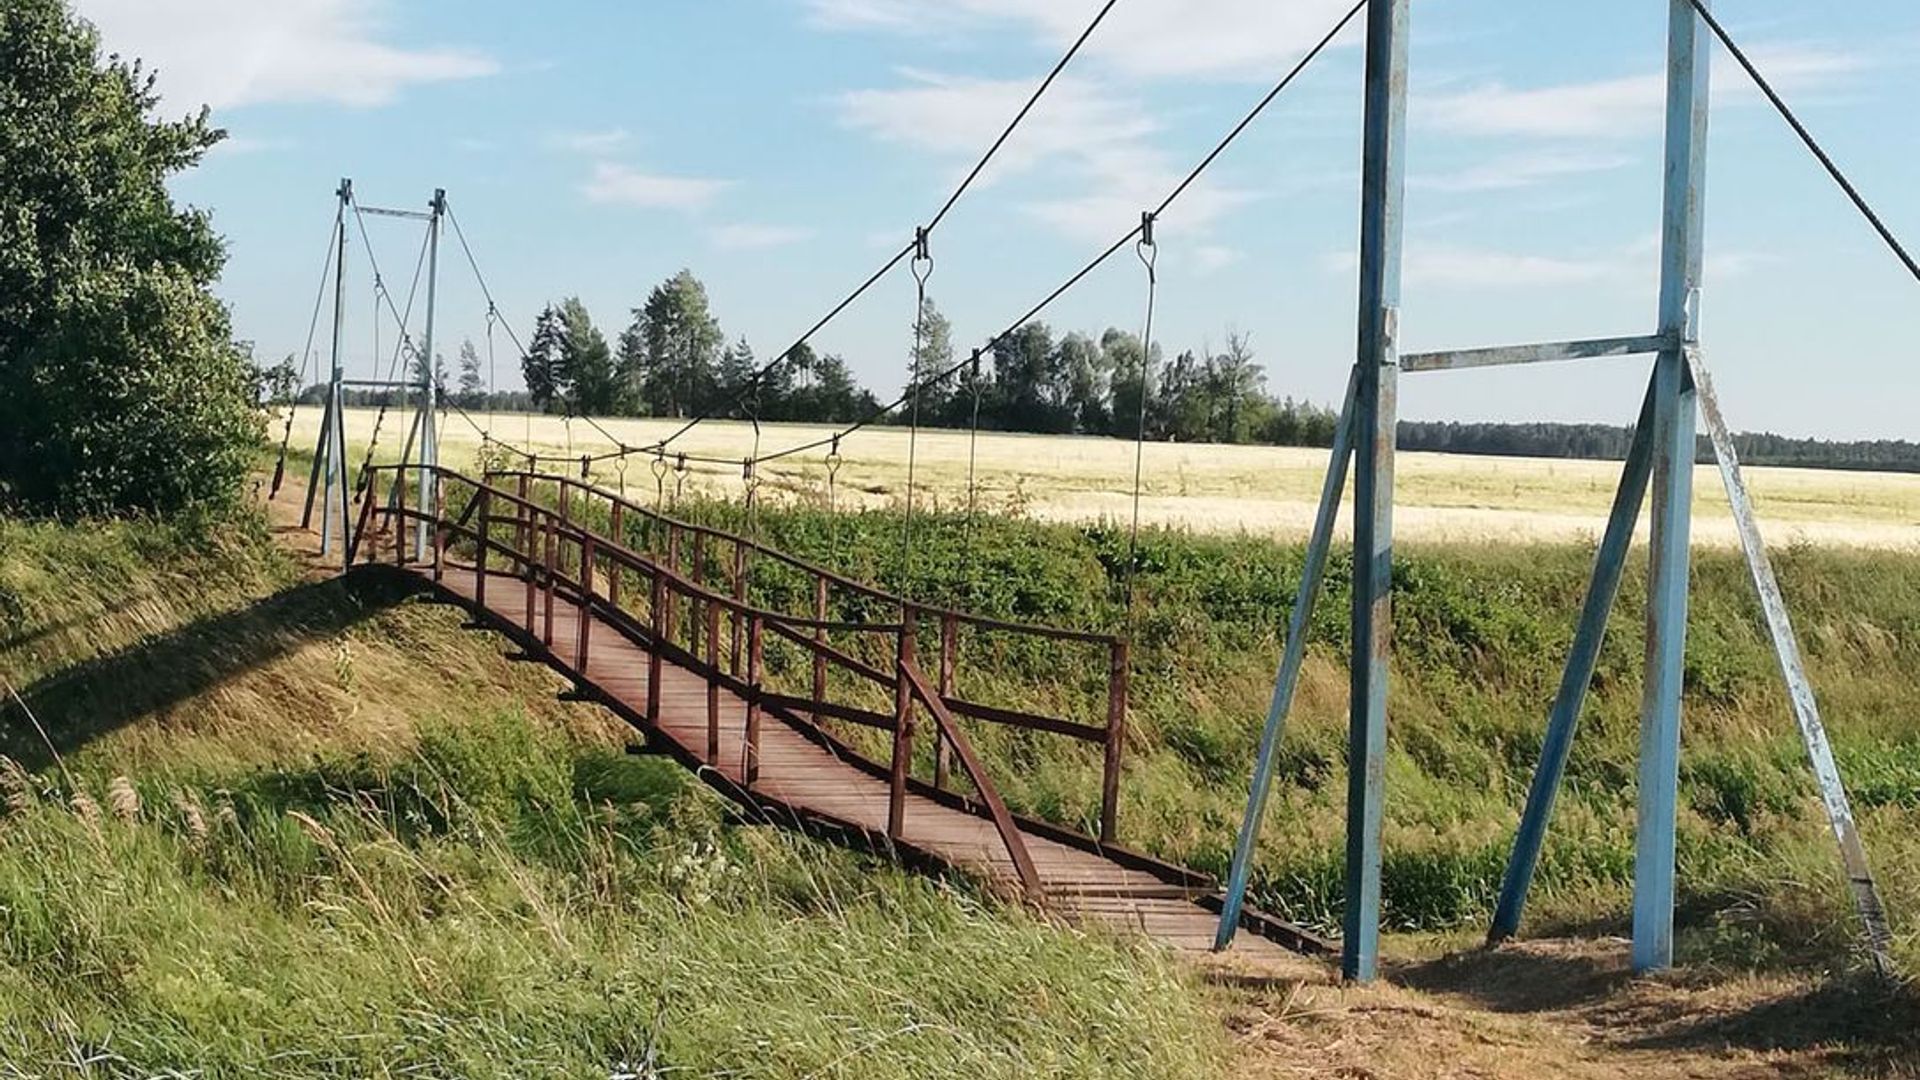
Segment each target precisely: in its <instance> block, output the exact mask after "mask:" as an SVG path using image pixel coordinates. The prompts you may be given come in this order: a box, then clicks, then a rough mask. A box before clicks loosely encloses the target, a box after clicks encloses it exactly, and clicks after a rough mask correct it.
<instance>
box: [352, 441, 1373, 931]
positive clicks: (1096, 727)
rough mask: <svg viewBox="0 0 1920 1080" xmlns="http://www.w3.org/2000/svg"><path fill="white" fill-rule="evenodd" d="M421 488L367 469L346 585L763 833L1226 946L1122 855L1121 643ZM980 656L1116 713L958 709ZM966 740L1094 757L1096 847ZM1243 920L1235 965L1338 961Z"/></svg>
mask: <svg viewBox="0 0 1920 1080" xmlns="http://www.w3.org/2000/svg"><path fill="white" fill-rule="evenodd" d="M420 468H421V467H420V466H410V465H385V466H375V467H373V468H372V469H371V470H370V475H369V482H368V483H367V484H366V485H365V487H364V491H363V493H362V495H361V500H360V509H359V512H358V515H357V521H356V524H355V528H354V529H353V532H352V534H351V536H350V539H349V540H348V547H347V554H346V563H347V565H348V567H349V568H350V569H351V570H352V571H353V572H374V571H375V570H376V568H385V572H392V571H393V570H394V569H397V570H398V571H400V572H403V573H405V574H407V575H409V576H411V577H413V578H415V579H417V580H419V581H421V582H424V583H426V584H427V585H428V586H430V587H431V588H432V589H433V590H434V591H435V592H437V593H438V594H439V595H440V596H441V597H443V598H445V599H447V600H450V601H452V602H454V603H457V604H460V605H461V606H463V607H465V608H466V609H467V610H469V611H470V612H472V614H473V615H474V617H475V620H476V623H477V624H479V625H483V626H485V627H488V628H491V629H493V630H495V631H498V632H499V633H502V634H504V635H505V636H507V637H508V638H510V639H511V640H512V641H513V642H514V643H515V644H516V645H517V646H519V647H520V648H521V649H523V650H524V651H525V652H526V654H527V655H529V656H533V657H538V658H539V659H541V660H543V661H544V662H546V663H547V664H548V665H549V666H551V667H552V668H553V669H554V670H556V671H558V672H560V673H561V674H562V675H564V676H565V677H566V678H567V679H569V680H571V681H572V683H573V684H574V687H575V690H576V692H577V694H578V695H579V696H580V697H582V698H584V699H586V700H591V701H594V702H597V703H599V704H601V705H603V706H605V707H606V708H608V709H610V710H612V711H613V712H614V714H616V715H617V716H619V717H620V718H621V719H622V720H624V721H626V722H627V723H628V724H631V725H632V726H633V727H634V728H636V729H637V730H638V731H639V732H641V733H642V734H643V735H644V736H645V739H646V744H647V747H648V748H649V749H650V750H653V751H656V752H659V753H663V754H666V755H669V756H671V757H672V758H674V759H675V760H676V761H679V762H680V763H681V764H683V765H685V766H686V767H687V768H689V769H691V770H693V771H694V772H695V773H696V774H697V775H698V776H699V777H700V778H701V779H702V780H704V781H706V782H707V783H708V784H709V785H711V786H712V787H714V788H715V789H716V790H718V791H720V792H721V793H723V794H724V795H726V796H727V797H728V798H730V799H732V800H733V801H734V802H735V803H737V804H738V805H739V806H740V807H742V808H743V809H744V810H745V811H746V812H747V813H748V814H749V815H750V816H751V817H752V818H753V819H755V820H758V821H762V822H766V823H769V824H774V825H785V826H789V827H792V828H796V829H799V830H802V831H804V832H807V833H810V834H814V835H821V836H827V837H831V838H834V839H838V840H841V841H844V842H848V843H851V844H855V845H858V846H862V847H866V848H869V849H873V850H878V851H881V852H885V853H887V854H890V855H893V856H896V857H899V858H901V859H902V860H904V861H907V862H910V863H913V864H915V865H918V866H921V867H923V868H928V869H935V870H938V869H953V870H959V871H962V872H965V873H968V874H971V875H974V876H976V877H978V878H980V879H982V880H984V881H985V882H986V883H987V884H988V886H989V887H990V888H992V889H993V890H994V891H996V892H999V893H1001V894H1003V895H1006V896H1008V897H1010V898H1016V899H1018V900H1020V901H1023V902H1025V903H1028V904H1031V905H1033V906H1034V907H1036V908H1038V909H1040V910H1042V911H1044V912H1046V913H1049V914H1051V915H1054V916H1057V917H1061V918H1065V919H1067V920H1070V921H1074V922H1079V923H1086V924H1095V925H1104V926H1108V927H1112V928H1115V929H1118V930H1121V931H1124V932H1129V933H1141V934H1145V935H1147V936H1149V937H1151V938H1153V939H1156V940H1158V941H1161V942H1164V943H1166V944H1168V945H1170V946H1172V947H1173V948H1175V949H1177V950H1180V951H1182V952H1187V953H1200V952H1204V951H1208V950H1210V949H1211V948H1212V945H1213V939H1214V935H1215V929H1216V926H1217V924H1218V921H1219V917H1220V916H1219V911H1220V907H1221V890H1220V888H1219V886H1218V885H1217V884H1216V883H1215V882H1214V881H1213V880H1212V879H1211V878H1209V877H1208V876H1207V875H1204V874H1201V873H1198V872H1196V871H1193V870H1190V869H1188V868H1186V867H1182V866H1177V865H1174V864H1172V863H1169V862H1165V861H1163V860H1160V859H1156V858H1153V857H1151V856H1148V855H1145V854H1142V853H1140V852H1137V851H1133V850H1131V849H1129V848H1126V847H1124V846H1122V845H1121V844H1120V843H1119V842H1118V836H1117V833H1118V822H1117V817H1118V807H1119V801H1120V793H1121V785H1122V784H1123V783H1124V770H1123V768H1122V765H1123V754H1124V747H1125V741H1126V715H1127V713H1126V706H1127V683H1128V670H1129V666H1128V647H1127V642H1126V640H1125V639H1123V638H1120V637H1116V636H1113V635H1109V634H1100V633H1092V632H1086V631H1079V630H1069V629H1062V628H1057V627H1048V626H1039V625H1033V624H1028V623H1017V622H1007V621H1002V620H996V619H988V618H983V617H981V616H977V615H972V614H968V613H966V612H961V611H954V610H949V609H943V608H938V607H933V606H929V605H925V604H919V603H915V602H913V601H910V600H907V599H904V598H901V597H898V596H895V595H893V594H891V593H888V592H886V591H884V590H881V589H878V588H875V587H873V586H870V585H867V584H863V583H861V582H858V581H855V580H852V579H850V578H847V577H844V576H841V575H839V574H836V573H834V572H832V571H830V570H827V569H824V568H821V567H817V566H814V565H812V564H810V563H808V562H805V561H803V560H801V559H798V558H795V557H794V556H792V555H789V554H787V553H785V552H782V551H780V550H778V549H776V548H774V547H772V546H770V545H767V544H765V543H762V542H759V541H755V540H752V539H749V538H747V537H743V536H740V535H737V534H734V533H730V532H726V531H724V530H721V529H716V528H711V527H707V526H703V525H698V524H694V523H691V522H687V521H682V520H678V519H675V518H673V517H669V516H667V515H665V514H663V513H661V512H659V511H658V510H657V509H654V508H649V507H646V506H644V505H642V504H640V503H637V502H633V501H630V500H628V499H626V498H623V497H622V496H620V495H618V494H617V493H614V492H611V491H607V490H604V489H601V488H598V487H595V486H593V485H591V484H588V483H584V482H581V481H578V480H575V479H572V478H570V477H564V476H557V475H551V474H542V473H535V472H509V473H488V474H486V475H484V476H481V477H478V478H470V477H467V476H465V475H462V474H460V473H457V472H454V471H451V470H447V469H444V468H434V469H432V470H431V471H432V474H433V475H432V476H431V479H430V482H429V484H428V490H430V491H436V492H438V493H439V494H438V495H437V496H436V497H435V498H434V505H431V506H428V507H421V506H419V505H418V504H417V503H416V504H413V505H409V504H408V502H407V499H406V491H407V486H408V485H407V483H406V482H405V480H406V479H407V478H406V477H404V476H403V475H402V474H403V473H413V472H417V471H418V470H419V469H420ZM382 474H388V475H390V476H391V477H392V482H391V483H384V484H383V483H382V482H381V479H380V477H381V475H382ZM416 551H423V552H424V557H416ZM763 567H764V568H765V570H768V571H777V572H778V573H779V574H780V575H781V576H782V583H781V584H782V586H783V587H782V588H780V589H779V590H777V591H778V593H779V595H780V596H781V597H782V598H786V599H789V600H791V599H793V598H798V599H799V600H800V601H801V603H802V604H803V605H804V610H799V611H794V610H781V609H780V608H778V607H773V606H767V605H768V603H769V601H768V600H767V599H766V598H765V597H762V596H760V595H758V593H757V591H756V585H755V582H756V578H758V577H765V576H768V575H767V574H765V573H756V571H759V570H761V569H762V568H763ZM791 606H799V605H791ZM842 612H850V613H852V616H851V617H841V613H842ZM872 613H879V614H880V615H881V616H882V617H880V618H875V617H873V614H872ZM986 637H991V638H996V639H1001V640H1007V641H1018V642H1027V643H1033V642H1045V643H1049V644H1051V645H1053V646H1057V647H1059V648H1061V649H1064V650H1067V651H1068V652H1077V653H1079V654H1081V655H1082V657H1083V660H1084V662H1083V664H1082V667H1083V668H1084V669H1085V670H1086V671H1088V672H1091V673H1093V674H1094V675H1095V676H1097V678H1098V680H1099V681H1100V682H1101V683H1102V684H1103V687H1104V691H1105V692H1104V694H1103V695H1101V696H1102V697H1103V698H1104V710H1103V715H1102V716H1100V717H1099V718H1098V722H1089V721H1087V720H1084V719H1078V718H1071V717H1060V716H1049V715H1044V714H1041V713H1037V712H1032V711H1029V710H1028V709H1026V708H1023V707H1021V706H1019V705H1018V704H1014V705H1002V704H988V703H984V702H978V701H971V700H968V699H966V698H964V697H961V696H960V695H959V694H958V693H956V687H957V686H958V684H959V683H960V682H961V681H962V669H963V665H965V664H966V663H967V660H968V653H969V650H968V649H967V648H966V647H965V644H964V643H965V642H966V641H970V640H974V639H979V638H986ZM1071 677H1072V675H1071V673H1069V672H1066V671H1063V672H1062V674H1061V678H1062V679H1063V680H1066V679H1069V678H1071ZM970 724H993V725H1000V726H1004V727H1009V728H1013V729H1018V730H1021V731H1025V732H1031V733H1035V735H1036V736H1045V737H1052V738H1058V739H1063V740H1070V741H1072V742H1075V743H1079V744H1083V745H1085V746H1086V747H1088V748H1090V750H1092V751H1094V752H1097V755H1098V759H1099V762H1100V775H1101V785H1100V803H1099V811H1098V815H1097V816H1098V824H1097V827H1096V829H1095V830H1094V831H1093V832H1092V833H1091V834H1087V833H1081V832H1077V831H1075V830H1073V829H1071V828H1068V827H1065V826H1062V825H1058V824H1054V823H1050V822H1045V821H1040V820H1037V819H1034V818H1030V817H1025V816H1020V815H1016V814H1015V813H1013V812H1012V811H1011V810H1010V809H1009V808H1008V807H1007V805H1006V804H1005V802H1004V801H1002V799H1001V797H1000V795H999V792H998V788H997V787H996V785H995V782H994V778H993V777H992V776H991V775H990V774H989V772H988V771H987V769H986V766H985V764H984V762H983V760H982V758H981V756H980V755H979V754H977V753H976V752H975V751H974V749H973V742H972V740H971V739H970V738H969V737H968V734H967V728H968V725H970ZM862 734H864V735H865V736H866V737H865V738H862V737H861V735H862ZM875 748H879V749H883V750H884V754H881V753H876V752H875ZM1240 922H1241V925H1242V927H1243V928H1244V929H1247V930H1250V931H1252V933H1251V934H1243V935H1241V936H1240V937H1239V939H1238V940H1237V942H1236V943H1235V945H1234V946H1233V949H1232V950H1231V952H1232V955H1233V956H1235V957H1236V958H1246V959H1249V960H1259V959H1262V958H1266V959H1273V958H1277V957H1279V956H1282V955H1292V954H1293V953H1297V952H1304V953H1309V954H1320V953H1328V952H1331V951H1334V950H1335V949H1336V948H1337V946H1336V945H1334V944H1333V943H1331V942H1329V941H1327V940H1325V939H1324V938H1322V937H1320V936H1318V935H1316V934H1314V933H1312V932H1311V931H1309V930H1306V929H1303V928H1301V927H1298V926H1295V925H1292V924H1290V923H1287V922H1285V921H1283V920H1280V919H1277V918H1274V917H1272V916H1270V915H1267V914H1264V913H1261V912H1258V911H1254V910H1251V909H1248V910H1245V911H1244V912H1243V913H1242V915H1241V919H1240Z"/></svg>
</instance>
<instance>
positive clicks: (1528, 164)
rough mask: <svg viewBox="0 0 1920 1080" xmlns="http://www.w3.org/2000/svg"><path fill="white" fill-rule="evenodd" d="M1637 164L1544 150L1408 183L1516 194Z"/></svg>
mask: <svg viewBox="0 0 1920 1080" xmlns="http://www.w3.org/2000/svg"><path fill="white" fill-rule="evenodd" d="M1633 162H1634V159H1633V158H1632V157H1631V156H1629V155H1626V154H1619V153H1605V152H1599V151H1592V150H1574V149H1565V148H1544V149H1538V150H1527V151H1520V152H1516V153H1511V154H1502V155H1499V156H1497V157H1493V158H1490V159H1488V160H1486V161H1483V162H1481V163H1480V164H1478V165H1474V166H1471V167H1469V168H1466V169H1462V170H1460V171H1459V172H1453V173H1441V174H1435V175H1430V176H1415V177H1413V178H1412V179H1411V180H1409V181H1408V184H1409V185H1410V186H1412V187H1415V188H1425V189H1428V190H1431V191H1449V192H1463V191H1512V190H1515V189H1518V188H1525V187H1532V186H1534V185H1535V184H1539V183H1542V182H1543V181H1547V180H1557V179H1560V178H1562V177H1567V176H1576V175H1579V174H1581V173H1591V172H1605V171H1608V170H1612V169H1620V168H1624V167H1626V166H1628V165H1631V164H1633Z"/></svg>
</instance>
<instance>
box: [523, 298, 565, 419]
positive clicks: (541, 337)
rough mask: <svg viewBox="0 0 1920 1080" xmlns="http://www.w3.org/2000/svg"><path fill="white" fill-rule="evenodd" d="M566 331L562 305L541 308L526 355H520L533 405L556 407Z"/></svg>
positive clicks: (537, 407) (547, 408)
mask: <svg viewBox="0 0 1920 1080" xmlns="http://www.w3.org/2000/svg"><path fill="white" fill-rule="evenodd" d="M563 333H564V331H563V330H562V328H561V325H560V311H559V309H558V308H555V307H554V306H553V305H552V304H548V305H547V306H546V307H545V308H543V309H541V312H540V319H539V321H538V322H536V323H534V324H533V338H532V339H531V340H530V341H529V342H528V343H527V353H526V355H525V356H523V357H521V358H520V374H521V376H522V377H523V378H525V380H526V383H527V396H528V397H529V398H531V399H532V400H533V407H534V408H536V409H540V410H542V411H547V410H550V409H552V408H553V405H554V396H555V394H556V393H557V391H558V390H559V385H558V382H559V380H558V376H559V370H558V369H559V366H560V339H561V336H562V334H563Z"/></svg>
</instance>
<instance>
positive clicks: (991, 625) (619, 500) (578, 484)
mask: <svg viewBox="0 0 1920 1080" xmlns="http://www.w3.org/2000/svg"><path fill="white" fill-rule="evenodd" d="M487 475H488V476H525V477H528V478H529V479H533V480H546V481H551V482H553V483H556V484H559V485H562V486H564V487H569V488H578V489H580V490H581V491H585V492H590V493H592V494H594V495H597V496H599V497H601V498H603V499H606V500H607V501H608V502H609V503H612V504H616V505H621V506H624V507H626V508H627V509H628V510H631V511H633V512H635V513H638V514H642V515H644V516H646V517H649V518H652V519H654V520H656V521H659V522H661V523H662V524H665V525H669V526H672V527H675V528H679V529H684V530H686V531H688V532H691V533H695V534H700V535H706V536H711V537H714V538H715V539H718V540H724V541H726V542H728V543H731V544H736V545H739V546H740V547H741V548H745V549H751V550H753V551H757V552H760V553H762V554H764V555H766V556H768V557H769V558H772V559H773V560H775V561H776V562H781V563H785V564H786V565H788V566H790V567H792V568H793V569H795V570H799V571H802V572H804V573H808V574H812V575H814V576H815V577H818V578H821V579H824V580H826V581H830V582H832V583H834V584H835V585H838V586H840V587H841V588H843V589H846V590H848V591H849V592H855V593H859V594H861V595H863V596H866V597H869V598H871V599H874V600H878V601H881V602H883V603H886V604H888V605H892V606H900V605H905V606H909V607H913V608H917V609H918V610H920V611H922V612H924V613H926V614H927V615H930V616H936V617H945V616H952V617H953V618H955V619H957V620H959V621H960V622H961V623H963V624H965V625H967V626H972V627H976V628H978V629H982V630H991V631H996V632H1000V633H1009V634H1029V635H1032V636H1035V637H1044V638H1051V639H1054V640H1058V641H1078V642H1083V643H1086V644H1089V645H1107V644H1112V643H1113V642H1116V641H1119V640H1121V639H1120V637H1119V636H1118V635H1115V634H1103V633H1099V632H1097V631H1093V630H1074V629H1070V628H1067V627H1062V626H1049V625H1047V624H1045V623H1022V622H1011V621H1008V620H1005V619H995V618H990V617H988V616H985V615H975V614H973V613H971V612H966V611H959V610H956V609H953V608H943V607H937V606H933V605H929V604H922V603H919V602H917V601H912V600H908V599H906V598H905V597H903V596H898V595H896V594H894V593H890V592H887V591H886V590H885V589H881V588H878V587H876V586H873V585H869V584H867V583H865V582H862V581H857V580H855V579H853V578H850V577H847V576H846V575H844V574H841V573H838V572H837V571H834V570H829V569H827V568H826V567H824V566H819V565H817V564H815V563H810V562H808V561H806V560H805V559H802V558H800V557H798V556H796V555H792V554H790V553H788V552H785V551H782V550H780V549H779V548H776V547H772V546H770V545H768V544H765V543H762V542H761V541H758V540H753V539H750V538H748V537H744V536H741V535H739V534H737V533H731V532H728V531H726V530H725V529H720V528H715V527H714V526H711V525H700V524H696V523H694V522H690V521H683V520H681V519H679V518H673V517H668V516H667V515H665V514H662V513H659V512H658V511H655V510H651V509H649V508H647V507H646V506H644V505H642V504H640V503H637V502H634V501H633V500H631V499H628V498H626V497H625V496H623V495H620V494H618V493H615V492H612V491H608V490H607V489H605V488H603V487H600V486H598V485H595V484H590V483H586V482H584V481H581V480H577V479H575V478H573V477H571V476H562V475H559V474H557V473H539V472H527V471H525V470H519V469H507V470H499V471H489V472H488V473H487Z"/></svg>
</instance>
